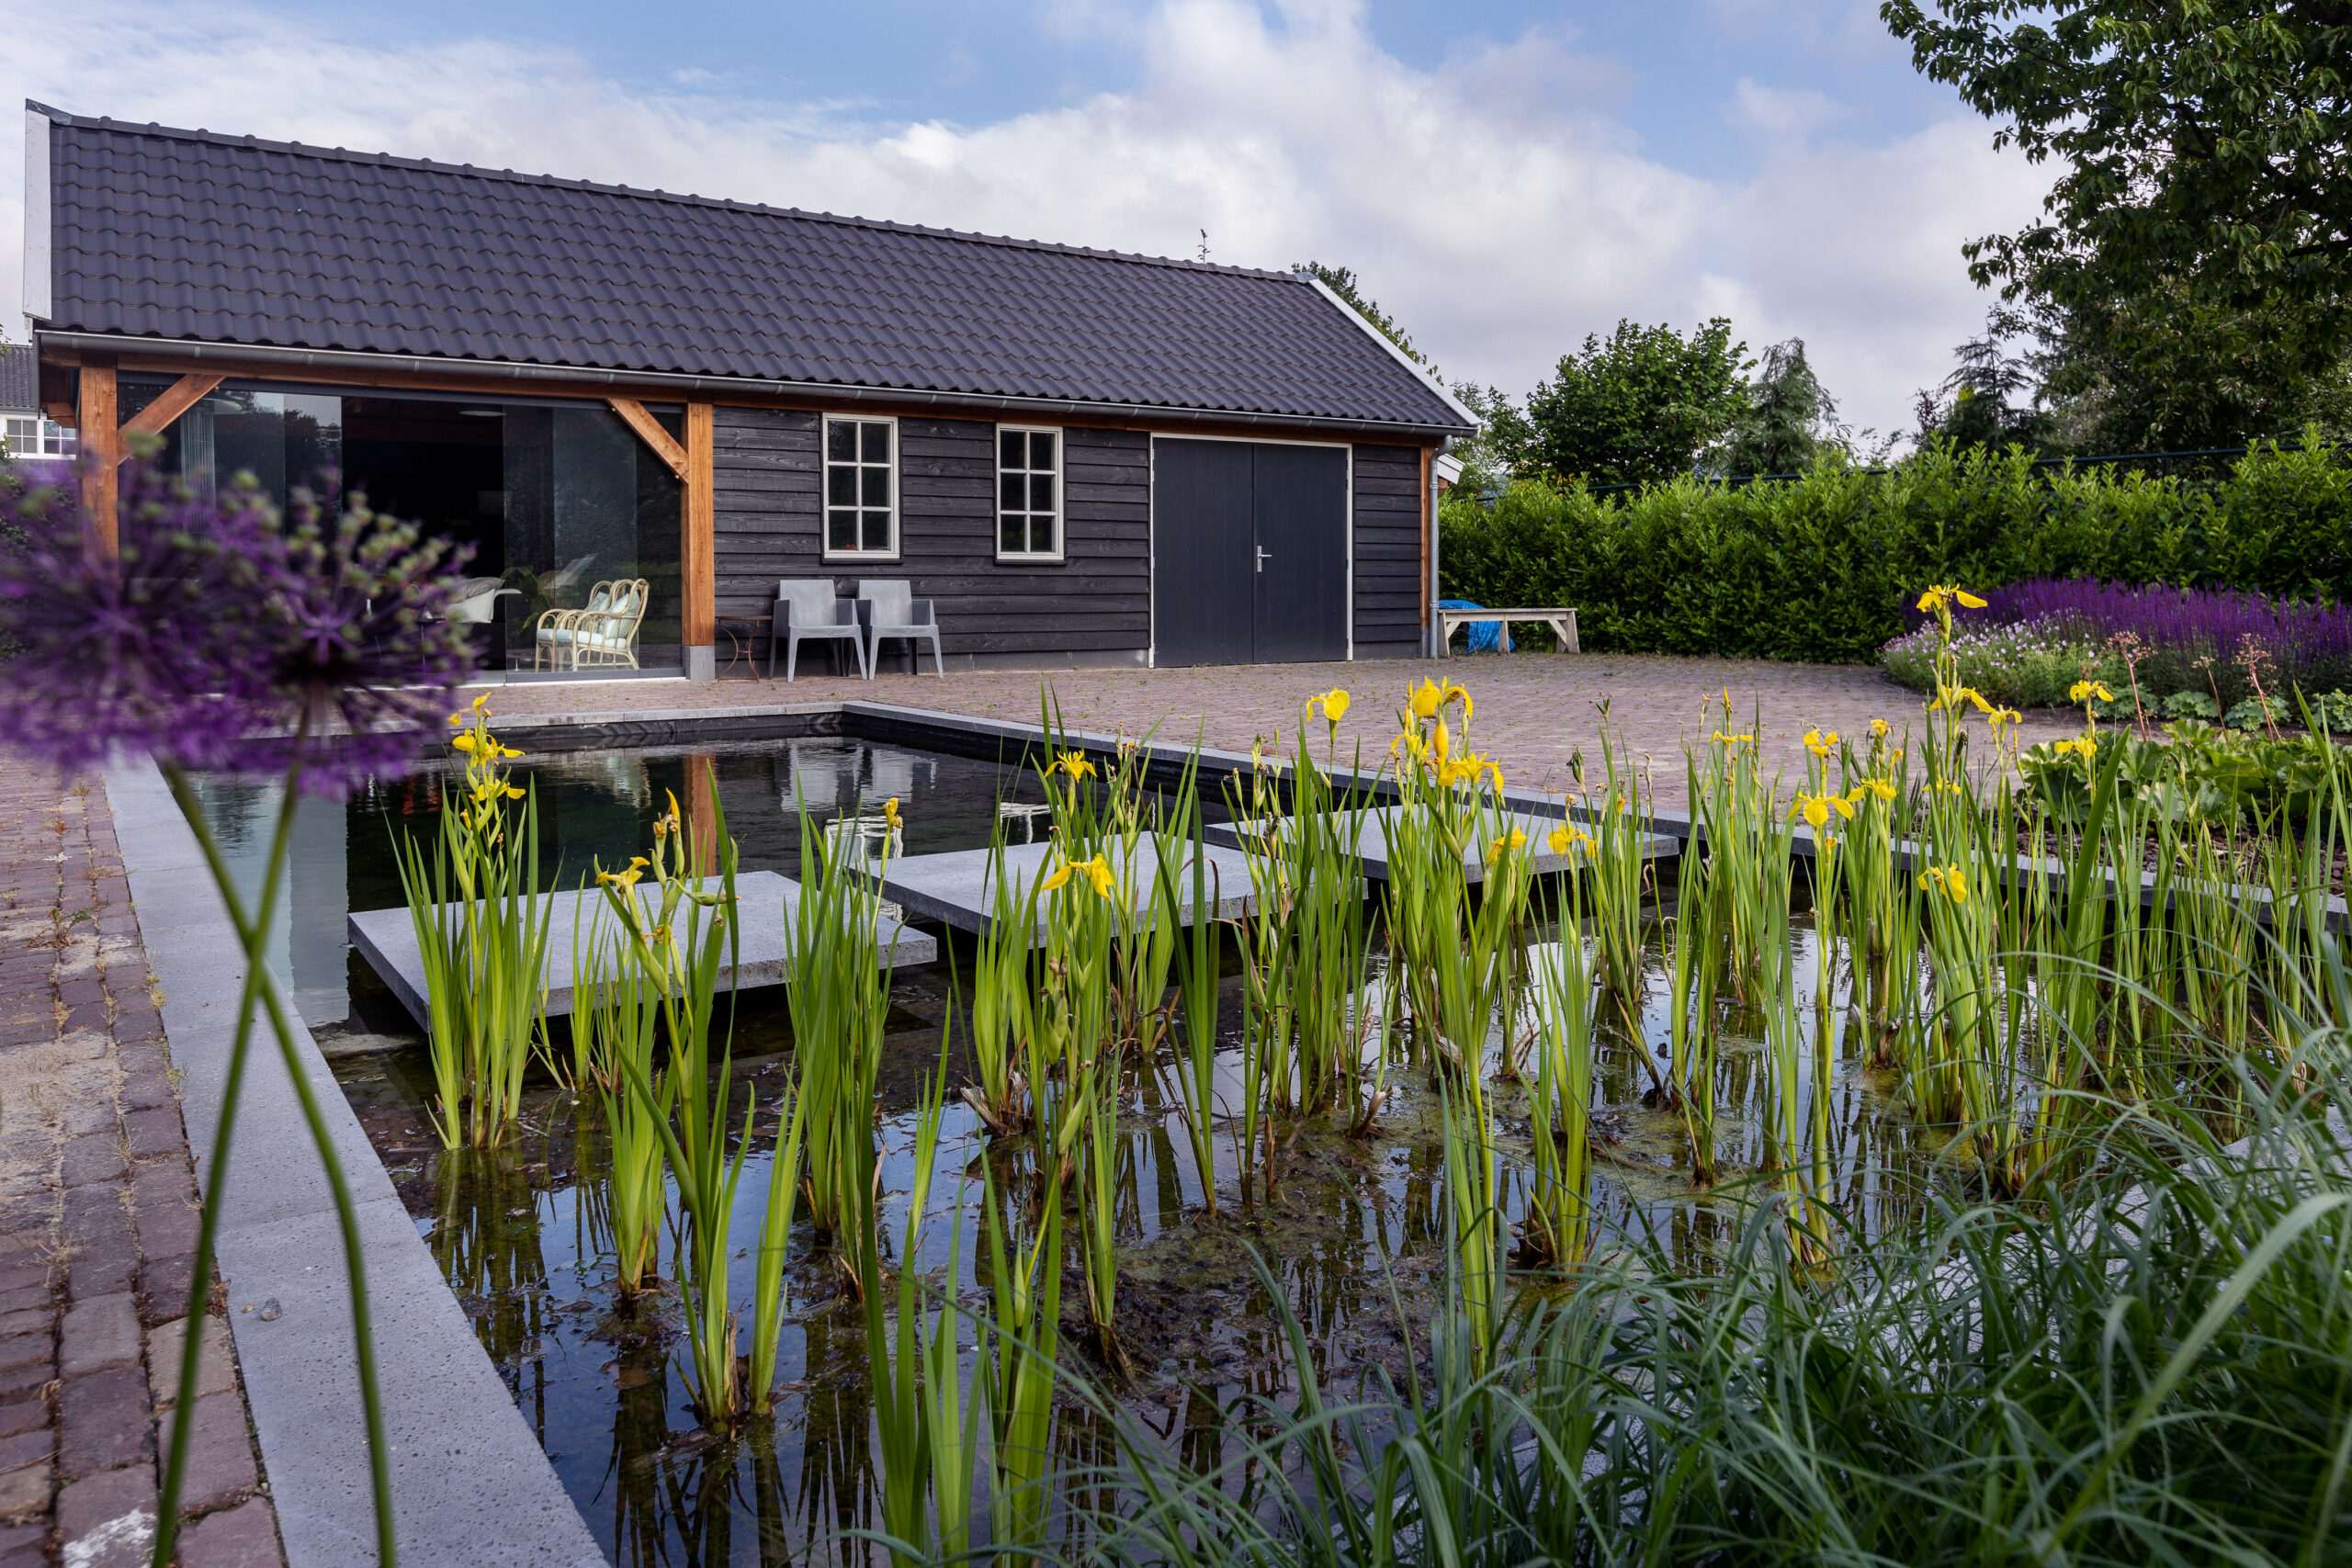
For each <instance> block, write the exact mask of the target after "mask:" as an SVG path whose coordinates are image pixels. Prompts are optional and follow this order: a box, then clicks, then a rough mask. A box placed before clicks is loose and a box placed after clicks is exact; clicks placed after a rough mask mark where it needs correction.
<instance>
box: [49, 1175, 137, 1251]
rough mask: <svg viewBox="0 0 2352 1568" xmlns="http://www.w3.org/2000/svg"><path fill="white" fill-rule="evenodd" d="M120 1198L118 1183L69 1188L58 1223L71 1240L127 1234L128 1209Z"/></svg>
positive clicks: (87, 1239)
mask: <svg viewBox="0 0 2352 1568" xmlns="http://www.w3.org/2000/svg"><path fill="white" fill-rule="evenodd" d="M122 1196H123V1192H122V1184H121V1183H120V1182H119V1181H99V1182H92V1183H91V1184H89V1185H88V1186H85V1187H75V1188H71V1189H69V1190H67V1191H66V1193H65V1201H64V1207H63V1211H62V1218H61V1220H60V1224H62V1227H63V1229H64V1234H65V1235H67V1236H68V1237H69V1238H71V1239H72V1240H74V1241H96V1240H98V1239H100V1238H101V1237H104V1236H110V1235H130V1207H129V1205H127V1204H125V1203H124V1202H123V1201H122Z"/></svg>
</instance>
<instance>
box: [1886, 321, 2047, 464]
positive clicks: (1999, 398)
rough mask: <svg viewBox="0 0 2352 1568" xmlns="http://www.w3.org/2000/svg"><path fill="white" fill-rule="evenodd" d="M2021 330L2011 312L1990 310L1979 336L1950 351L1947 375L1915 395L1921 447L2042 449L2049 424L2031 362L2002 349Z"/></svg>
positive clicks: (2030, 359) (2028, 358)
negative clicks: (1937, 444) (1941, 444)
mask: <svg viewBox="0 0 2352 1568" xmlns="http://www.w3.org/2000/svg"><path fill="white" fill-rule="evenodd" d="M2023 326H2024V322H2023V321H2022V320H2021V319H2020V318H2019V317H2018V314H2017V313H2016V312H2015V311H2011V310H2001V309H1999V308H1997V307H1996V308H1995V309H1994V310H1992V311H1991V312H1990V313H1988V315H1987V316H1986V318H1985V331H1984V333H1982V335H1980V336H1977V337H1973V338H1970V339H1969V340H1968V341H1967V342H1966V343H1963V344H1961V345H1960V346H1959V347H1958V348H1955V349H1953V350H1952V356H1953V358H1955V359H1956V360H1958V361H1959V363H1958V364H1957V365H1955V366H1954V367H1952V372H1951V375H1949V376H1947V377H1945V378H1943V381H1942V384H1941V385H1939V386H1938V387H1937V388H1936V389H1934V390H1932V391H1928V390H1922V391H1921V392H1920V393H1919V395H1918V399H1917V409H1918V413H1919V436H1918V444H1919V445H1920V446H1923V447H1924V446H1927V445H1928V443H1929V442H1931V441H1948V442H1951V444H1952V445H1953V446H1995V447H1997V446H2032V447H2037V448H2038V447H2040V446H2042V445H2043V437H2044V434H2046V429H2047V426H2048V424H2049V419H2048V416H2047V415H2045V414H2044V413H2043V412H2041V409H2040V408H2039V407H2038V406H2037V405H2038V404H2039V401H2040V382H2039V380H2038V379H2037V378H2036V377H2035V375H2034V363H2035V362H2034V360H2033V359H2032V358H2031V357H2029V356H2027V355H2011V354H2008V353H2007V352H2005V351H2004V350H2003V348H2002V344H2003V343H2004V342H2006V341H2007V339H2009V338H2011V337H2013V336H2015V335H2017V333H2018V332H2019V331H2020V330H2022V328H2023Z"/></svg>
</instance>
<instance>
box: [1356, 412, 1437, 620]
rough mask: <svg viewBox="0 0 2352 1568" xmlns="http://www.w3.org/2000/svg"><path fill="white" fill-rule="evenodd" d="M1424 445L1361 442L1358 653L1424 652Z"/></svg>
mask: <svg viewBox="0 0 2352 1568" xmlns="http://www.w3.org/2000/svg"><path fill="white" fill-rule="evenodd" d="M1420 486H1421V450H1420V448H1419V447H1418V446H1358V447H1356V448H1355V553H1356V608H1355V615H1356V657H1357V658H1358V659H1411V658H1414V657H1416V656H1417V655H1419V652H1420V650H1421V497H1420Z"/></svg>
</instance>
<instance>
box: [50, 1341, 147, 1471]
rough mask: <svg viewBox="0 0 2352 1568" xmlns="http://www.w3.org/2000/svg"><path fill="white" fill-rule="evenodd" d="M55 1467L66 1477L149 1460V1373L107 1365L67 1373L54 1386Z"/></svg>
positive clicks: (138, 1369)
mask: <svg viewBox="0 0 2352 1568" xmlns="http://www.w3.org/2000/svg"><path fill="white" fill-rule="evenodd" d="M57 1428H58V1437H57V1468H58V1473H60V1474H61V1475H62V1476H64V1477H65V1478H66V1479H67V1480H69V1481H74V1480H79V1479H80V1478H81V1477H83V1476H85V1475H95V1474H96V1473H97V1472H99V1471H102V1470H112V1469H114V1468H115V1467H116V1466H117V1465H123V1464H136V1463H140V1462H141V1461H146V1462H151V1463H152V1462H153V1460H154V1457H155V1448H154V1431H153V1426H152V1416H151V1415H150V1410H149V1405H148V1402H147V1374H146V1372H145V1371H143V1370H142V1369H141V1368H138V1367H109V1368H108V1369H107V1370H106V1371H102V1372H92V1373H91V1374H90V1375H89V1376H88V1377H83V1378H69V1379H67V1380H66V1382H65V1383H64V1384H63V1386H62V1387H61V1388H59V1389H58V1391H57Z"/></svg>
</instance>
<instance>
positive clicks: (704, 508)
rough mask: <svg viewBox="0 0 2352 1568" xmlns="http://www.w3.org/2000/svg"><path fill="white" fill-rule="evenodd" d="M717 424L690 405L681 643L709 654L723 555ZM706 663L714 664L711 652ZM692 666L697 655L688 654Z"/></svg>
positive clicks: (702, 408) (707, 410)
mask: <svg viewBox="0 0 2352 1568" xmlns="http://www.w3.org/2000/svg"><path fill="white" fill-rule="evenodd" d="M717 445H718V442H717V420H716V419H715V417H714V415H713V412H712V408H711V405H710V404H708V403H688V404H687V405H686V467H685V472H684V474H683V475H682V476H680V477H681V478H683V479H684V480H685V487H686V494H685V504H684V506H683V507H681V508H680V511H681V512H682V513H684V519H683V521H684V532H683V534H682V536H681V537H680V538H679V541H678V597H679V604H678V622H679V640H680V641H682V642H683V643H684V645H685V647H686V649H706V650H707V649H710V647H711V645H712V644H713V643H715V642H717V641H718V581H717V577H716V567H717V559H718V552H717V548H716V546H715V543H714V536H715V534H716V532H717V525H718V496H717V494H716V491H715V489H714V483H713V471H714V469H713V461H712V456H713V453H714V451H715V450H716V448H717ZM704 657H705V659H706V660H707V659H708V658H709V654H708V653H707V652H706V653H705V655H704ZM687 658H688V659H689V660H691V659H692V658H693V655H692V653H691V652H689V653H688V654H687Z"/></svg>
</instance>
